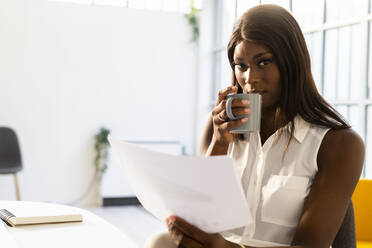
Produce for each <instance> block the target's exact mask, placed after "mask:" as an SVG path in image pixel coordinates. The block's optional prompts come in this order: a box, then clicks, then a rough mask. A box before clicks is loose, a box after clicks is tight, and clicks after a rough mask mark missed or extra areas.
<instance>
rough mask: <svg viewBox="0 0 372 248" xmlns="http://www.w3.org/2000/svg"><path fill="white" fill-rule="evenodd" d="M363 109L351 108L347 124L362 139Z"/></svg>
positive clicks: (360, 107)
mask: <svg viewBox="0 0 372 248" xmlns="http://www.w3.org/2000/svg"><path fill="white" fill-rule="evenodd" d="M364 110H365V107H363V106H351V107H350V113H349V122H350V125H351V127H352V128H353V129H354V130H355V131H356V132H357V133H358V134H359V135H360V136H361V137H362V138H363V139H364V122H365V116H364V114H365V111H364Z"/></svg>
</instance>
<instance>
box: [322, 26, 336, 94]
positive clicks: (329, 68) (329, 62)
mask: <svg viewBox="0 0 372 248" xmlns="http://www.w3.org/2000/svg"><path fill="white" fill-rule="evenodd" d="M337 33H338V30H337V29H332V30H328V31H326V34H325V41H326V42H325V55H324V59H325V61H324V62H325V63H324V89H323V95H324V97H325V98H326V99H327V100H333V99H335V95H336V94H335V93H336V73H337V70H336V69H337V68H336V64H337Z"/></svg>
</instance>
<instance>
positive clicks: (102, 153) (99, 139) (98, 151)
mask: <svg viewBox="0 0 372 248" xmlns="http://www.w3.org/2000/svg"><path fill="white" fill-rule="evenodd" d="M109 134H110V130H109V129H107V128H104V127H101V128H100V129H99V131H98V132H97V133H96V135H95V136H94V140H95V143H94V150H95V157H94V167H95V173H94V180H95V183H96V187H97V188H96V199H95V205H98V206H102V196H101V183H102V176H103V174H104V173H105V171H106V169H107V163H108V155H109V147H110V144H109V141H108V139H107V137H108V135H109Z"/></svg>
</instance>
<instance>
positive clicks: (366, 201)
mask: <svg viewBox="0 0 372 248" xmlns="http://www.w3.org/2000/svg"><path fill="white" fill-rule="evenodd" d="M352 200H353V204H354V209H355V229H356V237H357V248H372V180H368V179H360V180H359V182H358V185H357V187H356V188H355V191H354V194H353V197H352Z"/></svg>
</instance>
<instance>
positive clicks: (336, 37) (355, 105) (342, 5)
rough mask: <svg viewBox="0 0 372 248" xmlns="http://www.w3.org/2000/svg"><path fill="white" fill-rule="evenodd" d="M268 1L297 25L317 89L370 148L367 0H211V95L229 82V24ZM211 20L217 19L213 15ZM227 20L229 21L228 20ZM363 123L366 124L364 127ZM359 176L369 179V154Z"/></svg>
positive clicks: (370, 17)
mask: <svg viewBox="0 0 372 248" xmlns="http://www.w3.org/2000/svg"><path fill="white" fill-rule="evenodd" d="M263 3H273V4H277V5H280V6H282V7H284V8H286V9H288V10H290V11H291V12H292V13H293V15H294V16H295V18H296V20H297V21H298V23H299V24H300V26H301V28H302V31H303V33H304V36H305V39H306V43H307V45H308V49H309V52H310V56H311V64H312V73H313V76H314V80H315V83H316V85H317V88H318V90H319V92H320V93H321V94H322V95H323V97H324V98H325V99H326V100H327V101H328V102H329V103H331V104H332V105H333V106H334V107H335V108H336V109H337V110H338V111H339V112H340V113H341V114H342V115H343V116H344V117H345V118H346V119H347V120H348V121H349V123H350V124H351V125H352V127H353V129H354V130H355V131H356V132H358V133H359V134H360V135H361V136H362V138H363V139H364V141H365V144H366V151H368V150H371V149H372V58H371V57H372V55H371V53H372V46H371V45H372V37H371V36H372V30H371V28H372V27H371V26H372V25H371V24H372V13H371V7H370V6H371V5H372V0H356V1H349V0H312V1H303V0H270V1H269V0H234V1H222V0H219V1H216V13H215V14H216V15H217V16H218V18H223V20H222V23H221V25H218V23H217V24H216V26H215V29H216V34H218V36H217V37H219V41H216V44H215V49H214V57H215V60H214V61H215V65H214V71H213V73H214V79H215V80H214V84H215V85H214V87H213V89H214V94H212V95H213V99H211V102H213V103H214V102H215V101H216V99H215V98H216V96H217V92H218V90H219V89H221V88H223V87H226V86H227V85H230V84H231V68H230V66H229V64H228V60H227V54H226V46H227V43H228V39H229V37H230V34H231V31H232V28H233V25H234V23H235V21H236V20H237V18H238V17H240V16H241V15H242V13H244V12H245V11H246V10H247V9H248V8H250V7H253V6H255V5H258V4H263ZM216 19H217V17H216ZM232 20H233V21H232ZM368 126H370V128H369V129H368ZM365 165H366V166H365V168H364V171H363V176H364V177H367V178H372V154H371V153H368V152H366V162H365Z"/></svg>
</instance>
